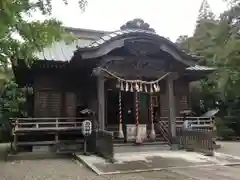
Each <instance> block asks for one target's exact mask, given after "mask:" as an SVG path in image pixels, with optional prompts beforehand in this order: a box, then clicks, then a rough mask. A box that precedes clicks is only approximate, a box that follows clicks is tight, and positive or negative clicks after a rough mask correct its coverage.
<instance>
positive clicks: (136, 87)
mask: <svg viewBox="0 0 240 180" xmlns="http://www.w3.org/2000/svg"><path fill="white" fill-rule="evenodd" d="M135 89H136V91H137V92H139V86H138V84H137V82H136V84H135Z"/></svg>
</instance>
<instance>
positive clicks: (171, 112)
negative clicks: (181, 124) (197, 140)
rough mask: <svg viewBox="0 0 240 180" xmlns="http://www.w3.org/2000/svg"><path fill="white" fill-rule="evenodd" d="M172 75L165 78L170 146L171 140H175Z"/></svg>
mask: <svg viewBox="0 0 240 180" xmlns="http://www.w3.org/2000/svg"><path fill="white" fill-rule="evenodd" d="M175 78H176V77H174V74H170V75H169V76H168V77H167V83H166V85H167V87H166V89H167V91H166V92H167V98H168V105H169V110H168V128H169V134H170V136H171V137H170V138H171V142H172V144H174V142H173V140H175V139H176V109H175V108H176V107H175V105H176V104H175V97H174V85H173V82H174V79H175Z"/></svg>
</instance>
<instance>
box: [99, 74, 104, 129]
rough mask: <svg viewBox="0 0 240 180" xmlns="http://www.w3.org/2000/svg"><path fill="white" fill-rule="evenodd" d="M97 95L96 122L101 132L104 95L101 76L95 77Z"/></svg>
mask: <svg viewBox="0 0 240 180" xmlns="http://www.w3.org/2000/svg"><path fill="white" fill-rule="evenodd" d="M97 95H98V122H99V128H100V129H101V130H104V129H105V93H104V77H103V75H102V74H99V75H98V76H97Z"/></svg>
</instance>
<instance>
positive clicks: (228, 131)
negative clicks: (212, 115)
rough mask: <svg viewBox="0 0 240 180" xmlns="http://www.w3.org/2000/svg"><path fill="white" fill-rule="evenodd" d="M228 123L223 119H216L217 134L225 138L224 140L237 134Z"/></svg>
mask: <svg viewBox="0 0 240 180" xmlns="http://www.w3.org/2000/svg"><path fill="white" fill-rule="evenodd" d="M227 124H228V123H226V122H225V121H224V120H223V119H220V118H217V119H216V127H217V136H218V137H221V138H223V140H231V139H232V137H233V136H235V131H234V130H233V129H232V128H230V127H229V126H228V125H227Z"/></svg>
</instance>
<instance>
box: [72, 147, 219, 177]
mask: <svg viewBox="0 0 240 180" xmlns="http://www.w3.org/2000/svg"><path fill="white" fill-rule="evenodd" d="M76 158H77V159H79V160H80V161H81V162H83V163H84V164H85V165H87V166H88V167H89V168H90V169H92V170H93V171H94V172H95V173H97V174H99V175H106V174H121V173H134V172H147V171H159V170H164V169H172V168H184V167H198V166H212V165H216V162H214V160H213V161H211V160H209V157H205V156H203V155H201V154H197V153H194V152H184V151H179V152H176V151H161V152H139V153H116V154H115V156H114V158H115V160H116V162H115V163H109V162H106V161H105V160H104V159H103V158H100V157H97V156H93V155H91V156H84V155H76Z"/></svg>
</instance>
